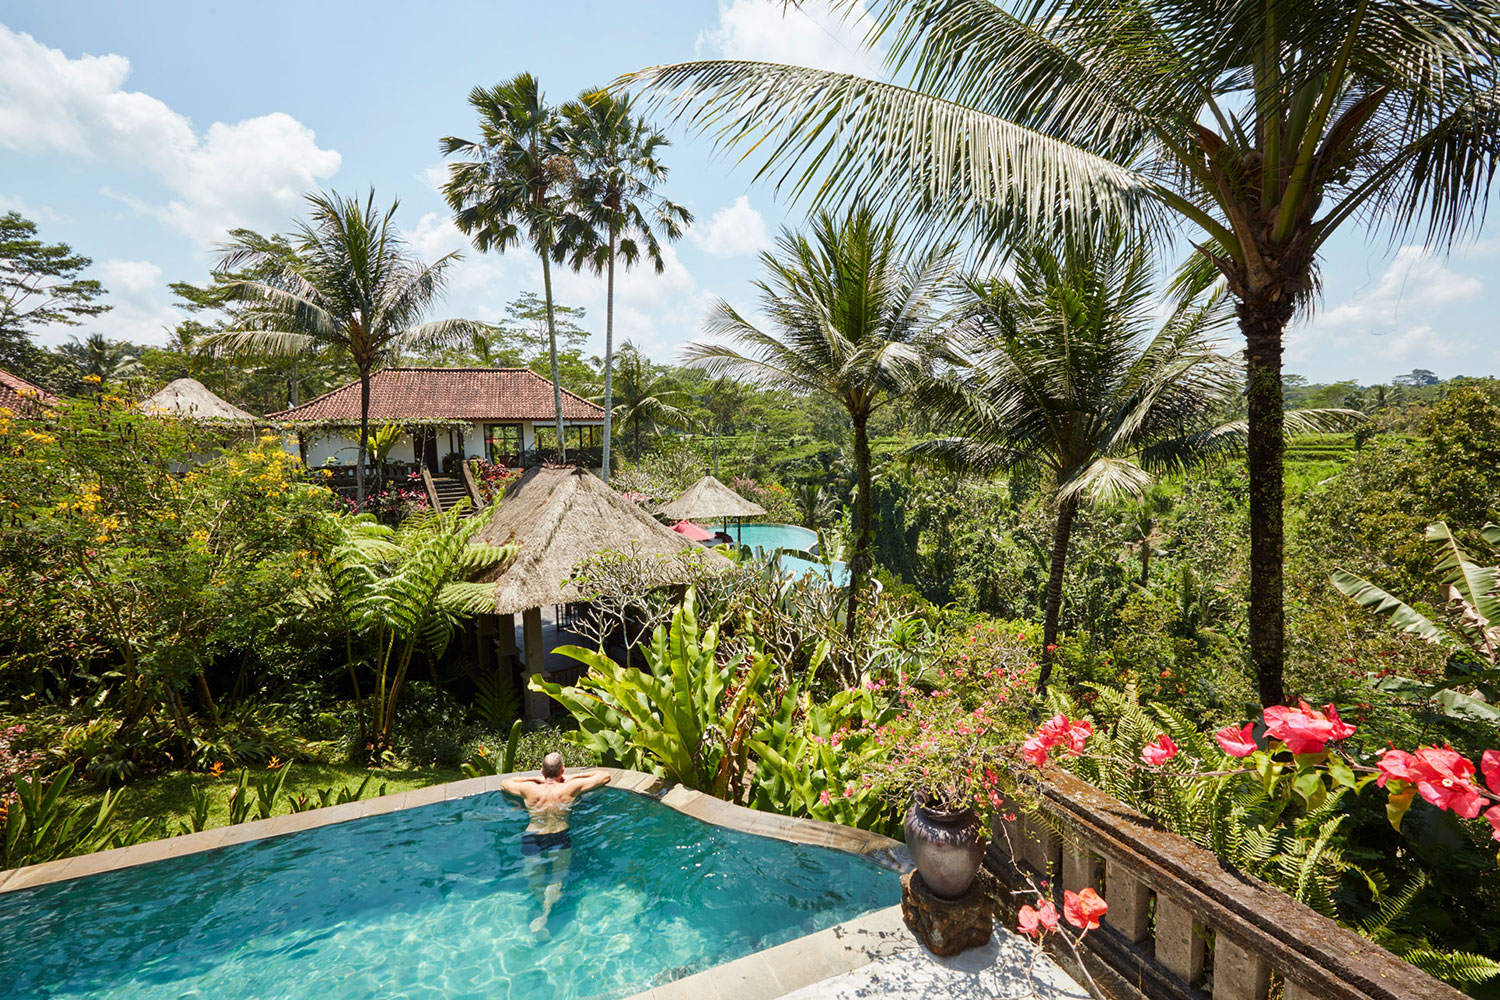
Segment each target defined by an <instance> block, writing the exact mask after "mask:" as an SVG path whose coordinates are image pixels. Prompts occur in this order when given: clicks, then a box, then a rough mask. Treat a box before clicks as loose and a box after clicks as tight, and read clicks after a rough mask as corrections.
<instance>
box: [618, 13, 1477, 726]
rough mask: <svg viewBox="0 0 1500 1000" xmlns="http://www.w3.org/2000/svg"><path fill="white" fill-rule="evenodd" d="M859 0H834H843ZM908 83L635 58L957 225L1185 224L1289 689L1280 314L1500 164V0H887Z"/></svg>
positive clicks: (841, 180)
mask: <svg viewBox="0 0 1500 1000" xmlns="http://www.w3.org/2000/svg"><path fill="white" fill-rule="evenodd" d="M850 3H852V0H841V5H842V4H850ZM871 6H872V7H873V8H874V10H875V13H876V17H877V22H878V26H877V34H879V35H882V36H884V37H886V38H889V39H891V46H890V49H889V53H888V61H889V64H890V71H891V74H892V76H893V78H895V80H896V81H897V82H876V81H873V80H867V79H863V78H860V77H857V76H850V75H847V74H843V73H833V72H827V71H823V70H813V69H806V68H803V67H796V66H783V65H776V64H770V63H755V62H728V61H705V62H693V63H683V64H679V65H676V66H666V67H657V68H654V69H649V70H645V71H643V72H641V73H638V74H636V75H635V77H634V79H635V80H637V81H642V82H645V83H648V84H651V85H652V86H654V87H656V88H659V89H660V90H661V91H662V92H663V93H664V94H671V95H672V96H673V97H675V98H677V99H679V100H680V101H681V103H680V104H679V105H678V106H679V107H681V108H683V109H686V111H685V112H684V113H686V114H689V115H690V116H691V118H690V120H691V121H692V122H693V123H694V124H696V125H698V126H700V127H702V128H704V129H711V130H713V131H714V133H715V134H716V135H717V136H718V137H719V138H720V141H721V142H722V143H724V144H725V145H728V146H749V147H753V148H757V149H760V150H762V151H763V155H764V156H765V163H764V165H763V166H762V168H761V173H762V174H766V173H771V174H773V175H774V176H777V177H778V178H780V179H781V180H782V181H783V182H784V183H786V184H787V185H789V186H790V187H791V188H792V189H793V191H794V192H796V193H800V192H806V191H814V192H816V197H817V198H818V199H819V200H823V201H827V200H829V199H831V200H833V201H835V202H837V201H842V200H847V199H850V198H853V197H860V198H864V199H869V200H873V201H875V202H877V203H880V204H888V205H900V206H909V207H911V208H914V209H915V210H917V212H920V213H924V214H925V215H926V217H927V218H928V219H930V220H934V222H935V224H936V225H938V226H939V227H940V228H947V227H968V228H970V229H971V230H975V231H978V232H981V233H985V234H989V235H990V236H993V235H994V234H995V233H997V232H1001V231H1004V230H1005V229H1007V228H1011V227H1014V226H1021V227H1023V228H1026V229H1028V230H1030V231H1032V232H1035V231H1037V230H1039V229H1041V228H1044V227H1052V226H1054V225H1060V226H1062V227H1064V228H1066V229H1069V230H1071V231H1073V232H1074V233H1075V234H1077V233H1081V232H1082V231H1084V230H1087V229H1089V228H1090V227H1093V226H1095V225H1097V223H1098V222H1099V220H1100V218H1101V217H1105V218H1108V217H1117V216H1121V215H1125V214H1130V213H1136V214H1138V216H1139V217H1140V218H1142V219H1143V220H1144V221H1145V222H1147V223H1148V224H1155V225H1156V228H1158V229H1165V225H1164V224H1165V223H1167V222H1168V221H1176V222H1179V223H1180V222H1185V223H1187V224H1188V225H1189V227H1190V229H1191V230H1192V238H1193V244H1194V246H1195V247H1196V248H1197V250H1198V253H1197V254H1196V256H1195V258H1194V260H1195V264H1196V268H1195V270H1196V271H1197V275H1196V277H1198V278H1201V277H1202V276H1203V272H1211V271H1214V270H1217V271H1218V272H1219V273H1220V274H1222V275H1223V276H1224V277H1225V279H1226V280H1227V281H1228V286H1229V291H1230V293H1231V294H1232V295H1233V296H1234V298H1235V300H1236V303H1237V310H1236V311H1237V314H1238V319H1239V327H1240V331H1241V333H1242V334H1243V336H1244V339H1245V345H1246V348H1247V357H1248V365H1247V369H1248V371H1247V384H1248V392H1247V395H1248V404H1249V419H1250V437H1249V446H1248V456H1247V457H1248V465H1249V469H1250V515H1251V519H1250V551H1251V556H1250V577H1251V582H1250V621H1249V626H1250V629H1249V631H1250V656H1251V660H1252V662H1253V663H1254V665H1255V669H1256V672H1257V676H1258V679H1259V684H1260V695H1261V699H1262V701H1263V702H1264V703H1265V704H1267V705H1270V704H1275V703H1279V702H1280V701H1281V699H1282V697H1283V690H1282V651H1283V639H1284V615H1283V611H1282V496H1283V482H1282V458H1283V449H1284V434H1283V430H1282V416H1281V414H1282V409H1283V404H1282V396H1281V392H1282V386H1281V360H1282V335H1283V332H1284V330H1285V328H1286V326H1287V324H1288V322H1289V321H1290V320H1291V319H1292V317H1293V315H1294V314H1295V312H1296V310H1297V309H1298V308H1299V307H1302V308H1307V307H1308V305H1309V303H1310V302H1311V297H1312V294H1313V292H1314V290H1315V288H1316V282H1317V260H1318V255H1319V253H1320V251H1321V250H1322V248H1323V245H1324V244H1325V243H1326V241H1327V240H1328V239H1329V237H1330V236H1332V235H1333V233H1334V232H1336V231H1337V230H1338V229H1339V228H1340V227H1341V226H1343V225H1345V224H1346V223H1348V222H1349V221H1350V220H1351V219H1357V220H1360V221H1363V222H1365V223H1367V224H1368V225H1370V226H1371V227H1372V228H1379V229H1382V230H1384V231H1385V232H1386V233H1387V234H1389V235H1390V236H1391V237H1392V239H1393V241H1394V238H1396V237H1399V236H1400V235H1402V234H1405V233H1409V232H1413V231H1416V232H1418V233H1420V234H1421V235H1424V236H1426V237H1427V238H1428V240H1429V241H1430V242H1434V243H1438V244H1442V245H1445V246H1446V245H1451V243H1452V242H1453V240H1454V239H1455V238H1456V237H1458V236H1460V235H1462V234H1464V233H1466V232H1468V231H1469V230H1470V229H1472V227H1473V226H1474V225H1475V224H1476V222H1477V220H1478V219H1479V218H1481V217H1482V212H1483V208H1484V206H1485V204H1486V202H1487V200H1488V193H1489V189H1490V183H1491V180H1492V179H1493V177H1494V172H1495V168H1496V167H1497V165H1500V144H1497V143H1496V142H1495V141H1494V137H1495V135H1496V134H1497V133H1500V101H1497V100H1496V93H1497V89H1496V88H1497V77H1500V8H1497V7H1496V5H1495V3H1494V2H1493V0H1222V2H1207V0H1191V2H1183V0H1137V2H1134V3H1130V4H1121V3H1119V2H1118V0H1017V2H1016V3H1015V4H1013V5H1009V6H1007V7H1002V6H1001V5H1000V4H999V3H997V2H994V0H875V2H874V3H872V5H871Z"/></svg>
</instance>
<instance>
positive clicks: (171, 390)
mask: <svg viewBox="0 0 1500 1000" xmlns="http://www.w3.org/2000/svg"><path fill="white" fill-rule="evenodd" d="M136 405H137V408H138V409H140V410H141V412H143V413H149V414H153V415H155V416H162V417H182V418H184V419H187V420H205V421H223V422H226V423H254V422H255V421H256V420H258V419H259V418H258V417H256V415H255V414H253V413H251V412H250V411H249V410H242V409H240V408H239V407H238V406H235V405H234V404H233V403H231V402H229V401H227V400H225V399H222V398H220V397H219V396H217V395H215V394H214V393H213V392H211V391H210V390H209V388H208V386H206V385H204V384H203V383H202V382H199V381H198V380H197V379H195V378H180V379H177V380H176V381H174V382H171V383H169V384H168V385H167V386H166V388H164V389H162V390H161V391H160V392H157V393H156V394H155V395H152V396H147V397H146V398H145V399H143V400H141V401H140V402H139V403H138V404H136Z"/></svg>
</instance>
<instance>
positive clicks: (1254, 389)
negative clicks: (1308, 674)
mask: <svg viewBox="0 0 1500 1000" xmlns="http://www.w3.org/2000/svg"><path fill="white" fill-rule="evenodd" d="M1280 291H1281V290H1280V289H1276V290H1274V291H1272V292H1268V293H1264V294H1259V295H1255V294H1252V295H1247V296H1245V298H1244V299H1242V301H1241V303H1240V305H1239V307H1238V309H1237V312H1238V314H1239V321H1240V332H1241V333H1242V334H1243V335H1244V337H1245V346H1246V351H1245V356H1246V367H1247V369H1248V380H1249V385H1248V387H1247V391H1246V396H1247V402H1248V404H1249V422H1250V428H1249V441H1248V442H1247V445H1246V459H1247V465H1248V466H1249V471H1250V664H1251V666H1252V667H1253V668H1254V669H1255V677H1256V680H1257V683H1258V686H1259V689H1260V700H1261V704H1262V705H1265V706H1270V705H1279V704H1281V703H1282V701H1283V700H1284V698H1285V694H1286V692H1285V690H1284V688H1283V684H1282V657H1283V648H1284V642H1285V638H1286V636H1285V630H1286V621H1285V617H1284V611H1283V607H1282V600H1283V591H1282V565H1281V563H1282V525H1281V515H1282V501H1283V496H1284V493H1285V484H1284V482H1283V472H1282V462H1283V454H1284V451H1285V447H1286V435H1285V416H1284V414H1283V412H1282V411H1283V402H1282V391H1281V352H1282V343H1281V338H1282V333H1283V331H1284V330H1285V328H1286V324H1287V321H1288V320H1290V319H1291V316H1292V310H1293V304H1292V299H1291V296H1289V295H1284V294H1277V293H1279V292H1280Z"/></svg>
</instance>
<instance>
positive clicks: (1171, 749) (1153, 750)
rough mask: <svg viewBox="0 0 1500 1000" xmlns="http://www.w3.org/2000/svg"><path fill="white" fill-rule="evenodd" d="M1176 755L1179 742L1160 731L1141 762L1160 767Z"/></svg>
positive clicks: (1147, 745)
mask: <svg viewBox="0 0 1500 1000" xmlns="http://www.w3.org/2000/svg"><path fill="white" fill-rule="evenodd" d="M1176 756H1177V744H1176V743H1173V742H1172V737H1170V736H1168V735H1167V734H1166V733H1158V734H1157V736H1156V742H1155V743H1148V744H1146V748H1145V749H1144V750H1142V751H1141V762H1142V763H1145V764H1150V765H1151V766H1152V767H1160V766H1161V765H1163V764H1165V763H1166V762H1167V761H1169V760H1171V759H1172V758H1173V757H1176ZM1084 891H1086V892H1087V891H1088V890H1084Z"/></svg>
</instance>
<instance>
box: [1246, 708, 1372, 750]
mask: <svg viewBox="0 0 1500 1000" xmlns="http://www.w3.org/2000/svg"><path fill="white" fill-rule="evenodd" d="M1297 705H1298V707H1297V708H1288V707H1287V706H1285V705H1273V706H1271V707H1270V708H1268V709H1266V710H1265V719H1266V735H1267V736H1270V737H1271V738H1273V739H1278V740H1280V741H1281V742H1283V743H1285V744H1286V748H1287V749H1288V750H1290V751H1291V752H1292V753H1294V754H1306V753H1322V752H1323V750H1324V748H1325V746H1326V744H1328V743H1330V742H1332V741H1334V740H1342V739H1347V738H1348V737H1350V736H1353V735H1354V727H1353V726H1351V725H1349V724H1348V723H1346V722H1344V721H1343V720H1342V719H1340V718H1339V713H1338V710H1337V709H1335V708H1334V707H1333V706H1332V705H1325V706H1323V709H1324V710H1323V711H1322V712H1320V711H1318V710H1317V709H1315V708H1313V707H1312V706H1311V705H1309V704H1308V703H1307V702H1305V701H1299V702H1298V703H1297Z"/></svg>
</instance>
